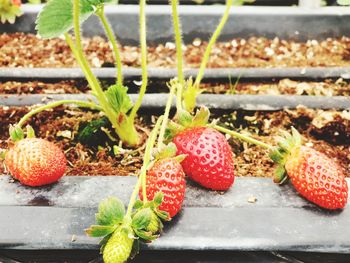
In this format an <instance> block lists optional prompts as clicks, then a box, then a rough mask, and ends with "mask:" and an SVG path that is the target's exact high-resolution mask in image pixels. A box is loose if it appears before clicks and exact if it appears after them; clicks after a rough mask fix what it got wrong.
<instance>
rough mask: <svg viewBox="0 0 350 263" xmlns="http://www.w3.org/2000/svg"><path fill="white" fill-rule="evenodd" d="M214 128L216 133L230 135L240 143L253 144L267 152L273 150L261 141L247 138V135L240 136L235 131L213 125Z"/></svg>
mask: <svg viewBox="0 0 350 263" xmlns="http://www.w3.org/2000/svg"><path fill="white" fill-rule="evenodd" d="M214 128H215V129H217V130H218V131H221V132H223V133H226V134H228V135H231V136H232V137H234V138H237V139H240V140H242V141H246V142H248V143H251V144H255V145H258V146H261V147H263V148H265V149H267V150H272V149H273V147H272V146H271V145H269V144H267V143H264V142H261V141H258V140H256V139H254V138H251V137H249V136H247V135H243V134H241V133H239V132H235V131H232V130H229V129H226V128H223V127H221V126H219V125H215V126H214Z"/></svg>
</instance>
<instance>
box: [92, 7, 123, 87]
mask: <svg viewBox="0 0 350 263" xmlns="http://www.w3.org/2000/svg"><path fill="white" fill-rule="evenodd" d="M96 14H97V16H98V17H99V18H100V20H101V22H102V25H103V27H104V29H105V31H106V35H107V37H108V40H109V41H110V42H111V44H112V48H113V52H114V56H115V63H116V67H117V81H118V82H117V83H118V85H119V86H122V85H123V72H122V61H121V57H120V52H119V48H118V43H117V40H116V38H115V34H114V32H113V30H112V28H111V26H110V24H109V23H108V20H107V17H106V15H105V12H104V5H101V7H100V8H99V9H98V10H97V11H96Z"/></svg>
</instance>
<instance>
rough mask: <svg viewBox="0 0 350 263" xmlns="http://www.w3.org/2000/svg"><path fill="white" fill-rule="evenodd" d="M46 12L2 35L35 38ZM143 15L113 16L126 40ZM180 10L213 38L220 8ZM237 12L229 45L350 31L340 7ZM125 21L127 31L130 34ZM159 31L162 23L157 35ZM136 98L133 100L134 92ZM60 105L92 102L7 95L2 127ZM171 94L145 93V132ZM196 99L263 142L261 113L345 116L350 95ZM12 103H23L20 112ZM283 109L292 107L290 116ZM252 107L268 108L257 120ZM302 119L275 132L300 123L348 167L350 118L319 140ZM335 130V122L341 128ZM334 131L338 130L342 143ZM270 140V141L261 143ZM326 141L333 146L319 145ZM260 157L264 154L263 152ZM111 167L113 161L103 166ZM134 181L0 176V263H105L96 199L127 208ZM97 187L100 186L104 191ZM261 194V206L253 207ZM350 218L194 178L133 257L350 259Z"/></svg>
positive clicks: (267, 182) (28, 16) (162, 74)
mask: <svg viewBox="0 0 350 263" xmlns="http://www.w3.org/2000/svg"><path fill="white" fill-rule="evenodd" d="M40 8H41V7H40V6H25V7H24V10H25V15H24V16H23V17H22V18H21V19H20V20H19V23H18V24H15V25H14V26H0V30H2V29H3V30H2V31H3V32H15V31H18V28H19V27H21V28H22V29H23V28H24V31H25V32H33V30H34V27H33V21H34V19H35V16H36V14H37V12H38V10H39V9H40ZM198 8H200V9H201V12H199V11H198ZM194 11H196V12H194ZM202 11H203V12H202ZM137 12H138V8H137V7H132V6H120V7H115V8H111V11H110V13H109V15H110V18H111V20H112V24H113V26H114V27H115V29H116V31H117V32H118V33H120V34H121V36H122V42H123V43H130V44H135V43H136V42H137V41H138V35H137V31H138V30H137V22H136V21H137ZM181 12H182V14H183V24H184V29H185V32H184V36H185V40H186V41H187V42H191V41H192V40H193V36H194V35H195V36H196V37H197V36H198V37H201V38H206V37H208V36H209V35H210V34H211V32H212V29H213V26H214V25H215V24H216V21H217V20H218V18H219V16H220V14H221V12H222V10H221V8H220V7H219V8H218V9H216V8H215V9H214V8H212V7H198V6H196V7H183V8H182V11H181ZM169 14H170V12H169V10H168V9H167V8H165V7H157V6H155V7H154V8H152V9H149V15H150V16H149V18H148V25H149V30H148V31H149V37H150V39H149V40H150V42H152V43H158V42H162V41H170V39H172V38H171V35H172V29H171V24H170V17H169ZM232 16H233V19H231V20H230V21H229V24H228V26H227V27H226V31H225V32H224V33H223V38H222V39H223V40H225V39H231V38H232V37H233V36H239V37H248V36H252V35H257V34H258V35H263V36H267V37H275V36H276V35H277V36H280V37H281V38H287V39H297V40H306V39H313V38H315V39H324V38H326V37H339V36H343V35H347V34H348V33H349V29H348V27H347V25H348V22H349V21H350V13H349V11H347V10H346V9H343V8H342V9H338V8H325V9H323V8H322V9H318V10H303V9H296V8H295V9H294V8H272V9H271V8H269V9H255V8H237V10H236V11H232ZM321 17H322V19H321ZM252 21H254V23H256V24H254V23H252ZM276 21H279V23H276ZM310 21H312V22H310ZM306 22H308V23H306ZM125 25H128V26H127V27H125ZM160 25H161V28H159V26H160ZM257 25H258V26H257ZM280 25H284V27H281V26H280ZM97 28H99V27H97V26H96V21H95V20H91V21H90V22H88V23H87V24H86V27H85V33H86V35H87V36H94V35H100V34H101V32H102V31H100V30H99V29H97ZM95 30H96V31H95ZM160 32H161V33H160ZM160 36H162V37H160ZM242 71H243V74H242ZM95 72H96V73H97V75H98V76H99V77H100V78H101V79H104V80H107V81H110V80H111V79H113V78H114V75H115V70H114V69H96V70H95ZM125 73H126V77H127V78H128V79H129V81H132V80H138V79H139V77H140V71H139V70H137V69H126V70H125ZM348 73H349V68H346V67H340V68H323V69H319V68H307V69H305V68H294V69H290V68H289V69H209V70H207V72H206V78H207V79H206V80H207V81H208V82H227V79H228V76H231V77H232V78H238V77H240V78H241V79H242V81H261V80H270V81H272V80H273V79H282V78H292V79H301V80H305V79H313V80H320V79H324V78H332V79H338V78H343V79H347V78H349V75H348ZM150 74H151V79H152V80H153V81H154V82H161V83H163V82H164V81H165V80H168V79H169V78H171V77H173V76H175V75H176V73H175V71H174V70H172V69H166V70H162V71H160V70H158V69H154V70H150ZM186 74H187V75H195V74H196V72H195V71H194V70H189V71H187V72H186ZM0 78H1V80H2V81H7V80H17V81H23V82H25V81H29V80H45V81H47V82H55V81H57V80H62V79H72V80H81V79H82V78H83V75H82V73H81V72H80V70H75V69H45V70H44V69H19V68H17V69H16V70H14V69H0ZM131 97H132V98H133V99H135V95H132V96H131ZM62 98H79V99H85V100H86V99H89V98H91V97H89V96H88V95H86V94H78V95H71V94H60V95H43V94H41V95H35V94H33V95H22V96H20V95H2V96H0V105H2V107H1V108H2V110H3V111H2V114H1V118H2V119H3V121H4V122H5V123H6V126H7V124H8V122H9V116H12V117H13V116H15V117H14V119H15V118H16V112H17V114H23V113H24V112H26V111H27V109H26V108H25V107H23V106H25V105H33V104H36V103H40V102H47V101H50V100H58V99H62ZM165 98H166V96H165V95H164V94H150V95H147V96H146V97H145V100H144V103H143V108H142V113H141V116H143V117H144V118H145V119H146V121H148V125H149V124H151V123H152V120H151V119H152V118H151V116H150V115H151V114H150V113H154V115H157V114H159V109H160V107H164V104H165V100H166V99H165ZM198 102H199V104H201V105H206V106H208V107H210V108H212V109H213V112H215V116H216V117H222V122H225V120H226V119H228V122H229V123H230V122H231V121H233V120H232V119H230V116H231V114H232V113H233V112H235V111H237V112H236V113H235V116H239V118H238V119H240V121H241V123H240V122H239V121H238V123H235V124H236V125H237V126H238V127H239V125H240V124H242V123H243V124H244V127H245V128H248V130H250V131H253V130H256V129H257V130H258V131H259V132H258V134H257V135H256V136H261V137H262V138H263V137H264V133H266V130H262V127H263V124H262V123H261V122H259V121H258V122H257V123H254V120H256V119H257V118H258V119H259V116H260V117H261V116H264V117H265V119H267V118H269V119H278V118H281V119H283V118H282V117H283V116H285V115H288V114H290V115H291V117H290V118H291V119H293V114H297V116H298V114H299V113H298V111H295V110H294V111H293V109H295V108H296V107H298V105H304V106H306V107H309V108H314V109H319V110H320V109H324V110H326V111H325V112H326V113H331V112H334V110H329V109H337V110H338V111H337V112H338V113H339V114H341V113H342V111H343V110H348V109H350V100H349V98H348V97H345V96H333V97H324V96H283V95H282V96H269V95H266V96H260V95H258V96H257V95H235V96H226V95H211V94H204V95H201V96H200V97H199V99H198ZM14 106H15V107H21V108H14ZM285 108H288V109H291V110H292V111H291V112H290V113H288V114H286V113H285V112H286V111H284V109H285ZM65 110H68V111H72V112H74V110H72V109H66V108H60V109H58V110H56V111H54V112H50V113H47V112H46V113H43V114H41V116H38V117H37V118H34V119H33V120H32V124H33V127H34V128H36V129H38V127H36V126H35V125H37V124H38V123H40V124H43V126H45V124H44V123H45V121H47V120H50V118H51V119H52V118H54V119H55V118H57V119H58V120H59V119H60V115H61V114H60V112H62V111H65ZM327 110H329V111H327ZM14 111H16V112H14ZM256 111H261V112H262V113H255V112H256ZM301 111H302V112H303V110H301ZM306 111H307V110H306ZM4 112H6V113H4ZM256 114H257V115H256ZM259 114H260V115H259ZM244 115H247V116H248V117H252V116H253V117H254V116H255V119H254V118H248V119H247V120H245V119H244ZM306 115H307V113H306ZM316 115H317V114H316ZM304 117H305V116H302V117H301V118H300V119H298V118H297V119H298V121H296V122H292V121H291V122H288V123H280V124H279V125H280V126H278V125H277V128H278V127H284V126H289V125H290V124H293V125H295V124H298V125H299V127H298V126H297V127H298V128H299V130H300V131H303V133H304V135H307V136H308V137H307V139H308V143H313V144H314V145H315V146H316V147H317V148H318V149H323V150H324V151H328V150H329V152H335V154H336V156H333V157H336V158H338V159H339V160H341V161H342V164H343V165H344V166H346V167H347V169H348V167H349V164H348V162H349V159H348V156H347V154H349V153H348V149H347V146H348V144H349V137H348V135H349V132H348V130H349V124H348V122H346V120H345V121H344V123H342V125H334V127H333V126H331V128H330V129H324V130H322V129H319V130H318V129H313V133H312V134H309V132H310V130H309V129H308V128H310V122H311V120H310V119H308V117H306V119H305V118H304ZM17 118H18V116H17ZM260 120H261V119H260ZM299 121H300V122H299ZM233 123H234V121H233ZM335 123H338V122H337V121H335ZM68 125H69V124H68ZM45 127H46V126H45ZM339 127H340V128H339ZM344 127H345V130H344ZM277 128H276V129H275V132H276V130H277ZM1 129H2V131H3V133H2V135H1V136H2V137H3V141H2V144H3V143H5V142H4V138H7V137H8V135H7V134H6V130H7V127H1ZM334 129H335V130H334ZM339 129H342V130H339ZM47 131H48V129H47V128H44V129H43V130H40V131H39V134H40V135H41V136H42V137H45V136H56V134H55V133H53V132H52V131H54V129H52V130H49V131H50V132H51V135H50V133H49V135H47ZM339 131H341V132H339ZM335 132H337V134H338V135H336V136H335ZM45 134H46V135H45ZM275 134H276V133H275ZM275 134H268V136H265V139H266V140H267V139H269V138H271V136H272V135H275ZM265 135H266V134H265ZM325 136H326V137H327V138H328V140H329V142H330V143H326V142H325V141H324V139H325ZM337 136H338V138H337ZM339 136H340V139H339ZM343 136H344V137H343ZM315 138H318V139H315ZM59 143H61V144H66V143H67V140H66V139H64V138H62V139H60V142H59ZM231 143H232V145H233V148H234V149H235V151H236V152H235V153H236V154H237V157H238V158H237V159H238V160H237V162H238V163H239V164H242V163H247V160H246V159H245V158H252V157H253V158H255V160H259V161H260V160H264V158H266V154H265V152H264V151H259V150H258V149H257V148H251V149H250V151H248V152H247V153H246V154H243V155H240V154H242V152H243V153H244V151H245V149H243V150H242V147H243V146H242V145H241V144H240V143H238V144H237V143H235V142H231ZM243 148H245V147H243ZM248 150H249V148H248ZM257 153H259V154H260V155H256V154H257ZM264 156H265V157H264ZM339 156H341V158H340V157H339ZM107 161H110V160H108V159H107ZM136 164H137V162H136ZM136 164H135V163H134V164H133V165H134V166H137V165H136ZM253 166H255V170H254V169H251V170H250V171H253V172H254V171H255V172H256V171H257V169H259V165H258V163H256V162H254V163H253V164H251V168H252V167H253ZM80 167H82V166H80ZM264 168H265V169H263V170H262V174H260V176H271V173H272V164H271V163H267V162H265V163H264ZM92 171H94V172H95V174H94V175H98V174H99V172H100V171H99V170H92V169H91V170H88V173H87V174H89V175H93V173H92ZM248 171H249V170H248ZM78 172H82V170H80V171H79V170H77V171H75V172H73V171H70V173H71V174H75V175H82V173H80V174H79V173H78ZM126 173H127V174H128V173H130V170H127V171H126ZM121 174H122V173H120V174H117V175H121ZM242 174H243V170H239V171H238V175H242ZM253 175H255V176H256V175H257V174H253ZM134 181H135V178H134V177H116V176H114V177H111V176H103V177H102V176H96V177H69V176H67V177H65V178H63V179H62V180H61V181H60V182H59V183H57V184H55V185H52V186H49V187H43V188H39V189H29V188H26V187H21V186H19V184H18V183H13V182H12V180H11V179H10V178H9V177H0V189H2V190H0V210H1V213H0V232H1V233H2V234H1V238H0V248H1V250H0V261H1V260H2V261H4V262H11V261H10V259H13V262H16V260H17V261H28V260H32V261H36V262H37V261H41V262H47V261H50V260H51V261H52V260H57V261H61V262H67V261H68V262H69V261H71V262H79V261H80V262H87V261H91V262H100V259H99V258H98V246H97V242H96V240H92V239H90V238H88V237H86V236H85V235H84V233H83V229H84V228H86V227H88V226H89V225H90V224H91V223H92V222H93V218H94V213H95V212H96V207H97V204H98V202H99V201H100V200H101V199H102V198H103V197H105V196H109V195H116V194H117V195H118V196H120V197H121V199H122V200H123V201H124V202H126V200H127V198H128V196H129V194H130V192H131V185H132V184H133V182H134ZM348 182H349V181H348ZM101 189H104V190H103V191H101ZM255 198H256V199H257V200H256V201H254V200H255ZM252 200H253V201H252ZM33 218H35V220H33ZM349 218H350V217H349V211H348V209H345V210H344V211H342V212H333V213H331V212H325V211H323V210H321V209H319V208H317V207H316V206H314V205H312V204H310V203H307V202H306V201H304V200H303V199H302V198H300V197H299V196H298V195H297V194H296V192H295V191H294V190H293V189H292V188H290V187H289V186H284V187H283V188H280V187H279V186H277V185H274V184H273V183H272V180H271V178H246V177H244V178H237V179H236V182H235V186H234V187H233V188H232V189H231V190H230V191H229V192H227V193H226V194H224V195H222V194H221V193H217V192H207V191H204V190H203V189H201V188H199V187H198V186H196V185H193V184H191V183H190V184H189V187H188V192H187V196H186V201H185V208H184V210H183V212H182V213H181V214H180V215H179V216H178V217H177V218H176V219H175V220H174V222H173V223H172V224H169V225H167V226H166V229H165V235H164V236H163V237H162V238H161V239H159V240H158V241H157V242H155V243H153V244H152V245H149V246H145V247H143V251H142V253H144V256H145V257H140V258H139V259H136V262H138V261H137V260H139V262H179V261H180V260H181V261H184V262H193V261H195V260H196V262H232V260H233V259H234V260H236V259H237V261H239V262H295V261H296V260H299V261H305V262H319V261H326V260H329V261H336V262H348V261H349V260H350V259H349V257H350V256H349V255H350V239H349V237H348V234H347V231H346V226H347V225H348V224H349V223H350V222H349V220H350V219H349ZM2 257H3V258H2ZM169 258H171V259H169Z"/></svg>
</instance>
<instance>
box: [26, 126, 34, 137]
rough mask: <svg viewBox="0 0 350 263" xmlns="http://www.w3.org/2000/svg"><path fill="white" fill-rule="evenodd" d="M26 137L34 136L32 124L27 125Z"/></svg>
mask: <svg viewBox="0 0 350 263" xmlns="http://www.w3.org/2000/svg"><path fill="white" fill-rule="evenodd" d="M26 129H27V138H35V131H34V129H33V127H32V126H30V125H27V127H26Z"/></svg>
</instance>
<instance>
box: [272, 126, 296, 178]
mask: <svg viewBox="0 0 350 263" xmlns="http://www.w3.org/2000/svg"><path fill="white" fill-rule="evenodd" d="M282 134H283V137H277V144H278V146H277V147H274V148H273V149H272V150H271V152H270V158H271V159H272V160H273V161H274V162H275V163H276V164H278V166H277V168H276V170H275V176H274V182H276V183H279V184H283V183H285V182H286V181H287V180H288V176H287V173H286V169H285V167H284V166H285V164H286V162H287V160H288V158H289V156H290V155H293V154H295V153H296V152H297V151H299V149H300V147H301V145H302V137H301V135H300V133H299V132H298V131H297V130H296V129H295V128H294V127H292V134H290V133H288V132H286V131H282Z"/></svg>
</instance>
